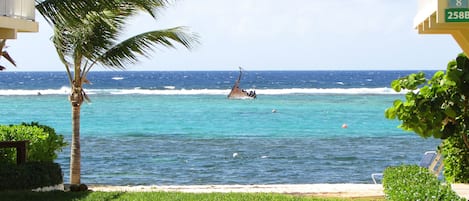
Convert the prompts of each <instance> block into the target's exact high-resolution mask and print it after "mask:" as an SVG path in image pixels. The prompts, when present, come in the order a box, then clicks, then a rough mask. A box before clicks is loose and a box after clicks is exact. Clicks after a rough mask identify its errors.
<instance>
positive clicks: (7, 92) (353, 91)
mask: <svg viewBox="0 0 469 201" xmlns="http://www.w3.org/2000/svg"><path fill="white" fill-rule="evenodd" d="M246 90H255V91H256V94H257V95H288V94H337V95H340V94H344V95H360V94H367V95H374V94H375V95H395V94H404V93H405V92H400V93H397V92H395V91H394V90H392V89H391V88H290V89H246ZM85 92H86V93H87V94H98V95H129V94H132V95H226V94H228V93H229V92H230V90H229V89H174V88H173V87H165V89H142V88H134V89H85ZM69 94H70V88H69V87H61V88H59V89H43V90H41V89H39V90H38V89H34V90H23V89H3V90H0V96H31V95H69Z"/></svg>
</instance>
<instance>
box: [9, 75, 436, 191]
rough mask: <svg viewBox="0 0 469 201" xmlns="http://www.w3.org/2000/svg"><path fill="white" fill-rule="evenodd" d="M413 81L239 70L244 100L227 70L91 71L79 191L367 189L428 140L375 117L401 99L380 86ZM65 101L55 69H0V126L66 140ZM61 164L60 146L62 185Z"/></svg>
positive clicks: (63, 159)
mask: <svg viewBox="0 0 469 201" xmlns="http://www.w3.org/2000/svg"><path fill="white" fill-rule="evenodd" d="M414 72H417V71H244V73H243V78H242V81H241V87H242V88H244V89H247V90H256V94H257V99H254V100H229V99H227V97H226V96H227V94H228V93H229V91H230V89H231V87H232V85H233V84H234V82H235V80H236V79H237V77H238V73H239V72H238V71H103V72H91V73H90V74H89V76H88V80H90V81H91V82H92V84H90V85H85V91H86V92H87V94H88V95H89V96H90V98H91V102H90V103H87V104H84V105H83V106H82V113H81V150H82V183H86V184H111V185H197V184H207V185H210V184H312V183H372V180H371V177H370V175H371V174H372V173H376V172H382V171H383V170H384V169H385V168H386V167H388V166H394V165H401V164H416V163H417V162H418V161H419V160H420V158H421V156H422V154H423V153H424V152H425V151H427V150H435V148H436V147H437V146H438V144H439V143H440V140H437V139H423V138H420V137H419V136H417V135H416V134H415V133H412V132H406V131H403V130H401V129H400V128H398V125H399V121H397V120H389V119H386V118H385V117H384V111H385V110H386V108H388V107H390V106H391V105H392V103H393V101H394V100H396V99H404V94H403V93H396V92H394V91H393V90H392V89H391V88H390V83H391V81H392V80H394V79H397V78H399V77H402V76H405V75H408V74H410V73H414ZM426 73H427V75H429V76H431V75H433V73H434V71H426ZM69 92H70V87H69V83H68V79H67V76H66V74H65V72H0V105H1V106H0V107H1V108H0V113H1V116H2V118H1V119H0V124H19V123H21V122H32V121H35V122H39V123H40V124H44V125H48V126H51V127H53V128H54V129H55V130H56V132H57V133H59V134H62V135H64V136H65V138H66V140H67V141H68V142H69V143H70V142H71V140H70V139H71V130H72V129H71V105H70V103H69V102H68V99H67V96H68V94H69ZM344 125H347V127H346V128H344ZM69 160H70V147H66V148H64V150H63V151H62V152H60V153H59V157H58V159H57V160H56V162H58V163H59V164H60V165H61V167H62V169H63V172H64V177H65V178H64V180H65V182H66V183H67V182H68V181H69Z"/></svg>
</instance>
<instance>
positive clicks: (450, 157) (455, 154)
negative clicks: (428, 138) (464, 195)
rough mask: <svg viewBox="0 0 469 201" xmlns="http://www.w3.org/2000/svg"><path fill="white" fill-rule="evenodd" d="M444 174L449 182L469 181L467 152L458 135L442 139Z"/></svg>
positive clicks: (468, 155)
mask: <svg viewBox="0 0 469 201" xmlns="http://www.w3.org/2000/svg"><path fill="white" fill-rule="evenodd" d="M441 152H442V153H443V154H444V155H445V158H444V161H443V162H444V164H445V169H444V175H445V179H446V181H448V182H450V183H469V152H468V149H467V148H466V147H465V145H464V143H463V142H462V141H461V139H460V138H459V137H450V138H448V139H446V140H445V141H443V146H442V149H441Z"/></svg>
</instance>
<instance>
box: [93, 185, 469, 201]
mask: <svg viewBox="0 0 469 201" xmlns="http://www.w3.org/2000/svg"><path fill="white" fill-rule="evenodd" d="M451 187H452V189H453V190H454V191H455V192H456V193H457V194H458V195H459V196H461V197H463V198H466V199H469V184H452V185H451ZM88 188H89V190H91V191H101V192H116V191H123V192H157V191H162V192H182V193H280V194H291V195H301V196H321V197H343V198H374V197H377V198H378V197H379V198H383V197H384V196H385V194H384V191H383V190H384V189H383V186H382V185H381V184H354V183H341V184H272V185H268V184H267V185H263V184H262V185H257V184H251V185H162V186H160V185H149V186H145V185H137V186H112V185H101V184H91V185H89V186H88Z"/></svg>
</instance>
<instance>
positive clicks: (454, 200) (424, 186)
mask: <svg viewBox="0 0 469 201" xmlns="http://www.w3.org/2000/svg"><path fill="white" fill-rule="evenodd" d="M383 188H384V193H385V195H386V200H391V201H393V200H396V201H403V200H409V201H414V200H442V201H443V200H447V201H458V200H461V201H462V200H465V199H463V198H461V197H459V196H458V195H457V194H456V192H454V191H453V190H452V189H451V186H450V185H447V184H443V183H442V182H441V181H440V180H438V178H437V177H436V176H435V175H433V174H431V173H430V172H429V171H428V169H426V168H423V167H419V166H417V165H402V166H397V167H388V168H386V169H385V171H384V177H383Z"/></svg>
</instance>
